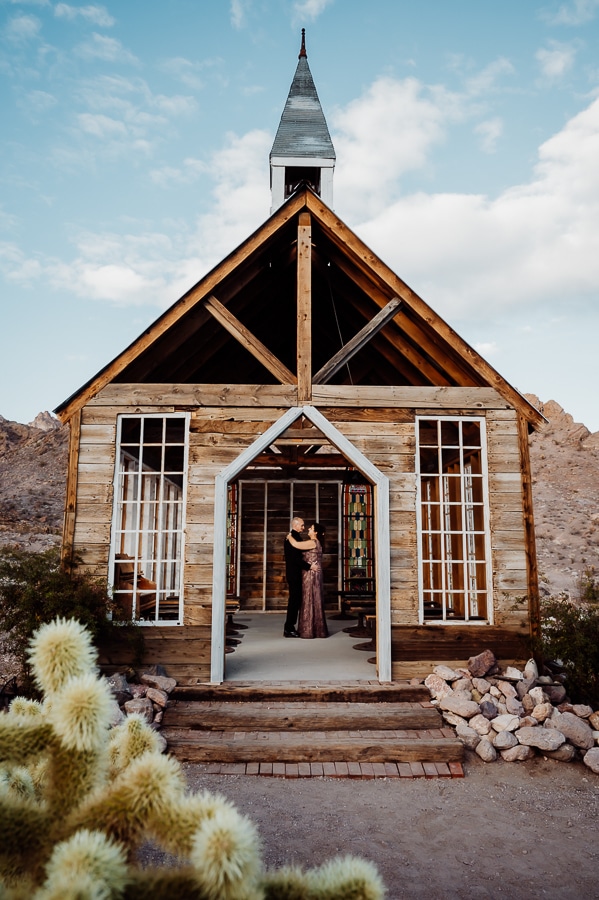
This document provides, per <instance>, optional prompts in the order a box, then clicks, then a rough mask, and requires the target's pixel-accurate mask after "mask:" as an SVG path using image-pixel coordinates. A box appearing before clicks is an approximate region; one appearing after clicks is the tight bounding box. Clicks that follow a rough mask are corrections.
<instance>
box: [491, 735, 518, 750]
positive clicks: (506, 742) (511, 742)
mask: <svg viewBox="0 0 599 900" xmlns="http://www.w3.org/2000/svg"><path fill="white" fill-rule="evenodd" d="M517 744H518V738H517V737H516V735H515V734H514V733H513V731H498V732H497V733H496V735H495V737H494V738H493V746H494V747H495V749H496V750H509V749H510V747H516V746H517Z"/></svg>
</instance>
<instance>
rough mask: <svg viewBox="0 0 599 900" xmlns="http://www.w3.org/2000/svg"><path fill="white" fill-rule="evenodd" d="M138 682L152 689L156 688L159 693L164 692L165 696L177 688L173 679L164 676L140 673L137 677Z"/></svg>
mask: <svg viewBox="0 0 599 900" xmlns="http://www.w3.org/2000/svg"><path fill="white" fill-rule="evenodd" d="M139 677H140V680H141V681H142V682H143V683H144V684H147V685H149V686H150V687H153V688H158V690H159V691H165V692H166V693H167V694H170V692H171V691H172V690H173V689H174V688H176V687H177V682H176V681H175V679H174V678H167V677H166V676H164V675H154V674H153V673H152V672H142V674H141V675H140V676H139Z"/></svg>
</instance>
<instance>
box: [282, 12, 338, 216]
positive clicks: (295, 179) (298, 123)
mask: <svg viewBox="0 0 599 900" xmlns="http://www.w3.org/2000/svg"><path fill="white" fill-rule="evenodd" d="M334 168H335V148H334V147H333V142H332V141H331V136H330V134H329V129H328V127H327V123H326V119H325V117H324V113H323V111H322V107H321V105H320V100H319V99H318V94H317V93H316V87H315V86H314V81H313V79H312V73H311V72H310V67H309V65H308V54H307V53H306V29H305V28H302V45H301V49H300V52H299V57H298V64H297V69H296V70H295V75H294V76H293V81H292V83H291V88H290V89H289V96H288V97H287V102H286V103H285V108H284V109H283V115H282V116H281V121H280V123H279V128H278V130H277V134H276V137H275V140H274V143H273V145H272V150H271V151H270V188H271V194H272V206H271V210H270V211H271V213H273V212H274V211H275V210H276V209H278V208H279V206H281V205H282V204H283V203H284V202H285V200H287V198H288V197H290V196H291V195H292V194H293V193H294V191H295V190H296V188H297V187H298V186H299V185H300V184H303V183H306V184H308V185H309V186H310V187H311V188H312V190H313V191H314V192H315V193H317V194H318V195H319V196H320V197H322V199H323V200H324V202H325V203H326V204H327V206H329V207H332V206H333V170H334Z"/></svg>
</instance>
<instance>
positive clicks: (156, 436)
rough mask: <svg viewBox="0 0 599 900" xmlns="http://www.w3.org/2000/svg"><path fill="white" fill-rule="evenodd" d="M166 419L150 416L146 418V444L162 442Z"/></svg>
mask: <svg viewBox="0 0 599 900" xmlns="http://www.w3.org/2000/svg"><path fill="white" fill-rule="evenodd" d="M163 431H164V419H157V418H154V417H150V416H148V418H145V419H144V444H162V437H163Z"/></svg>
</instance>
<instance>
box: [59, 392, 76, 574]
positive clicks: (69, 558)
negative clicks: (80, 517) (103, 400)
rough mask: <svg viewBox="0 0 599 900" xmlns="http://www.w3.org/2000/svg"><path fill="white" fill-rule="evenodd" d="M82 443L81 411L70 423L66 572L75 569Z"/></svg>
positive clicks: (63, 553)
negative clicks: (74, 556) (74, 550)
mask: <svg viewBox="0 0 599 900" xmlns="http://www.w3.org/2000/svg"><path fill="white" fill-rule="evenodd" d="M80 441H81V410H80V409H78V410H77V412H76V413H75V414H74V415H73V416H72V418H71V420H70V421H69V463H68V470H67V496H66V499H65V507H64V525H63V532H62V549H61V553H60V560H61V564H62V568H63V569H64V571H65V572H69V573H70V572H71V570H72V568H73V543H74V540H75V518H76V514H77V476H78V470H79V444H80Z"/></svg>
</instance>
